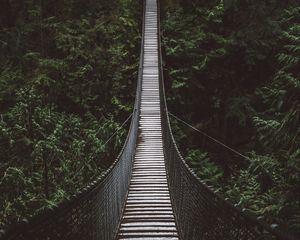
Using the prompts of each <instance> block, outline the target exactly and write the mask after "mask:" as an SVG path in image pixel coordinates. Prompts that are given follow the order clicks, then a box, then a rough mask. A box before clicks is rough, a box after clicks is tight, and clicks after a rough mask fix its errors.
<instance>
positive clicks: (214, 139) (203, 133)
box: [168, 111, 251, 161]
mask: <svg viewBox="0 0 300 240" xmlns="http://www.w3.org/2000/svg"><path fill="white" fill-rule="evenodd" d="M168 114H169V115H171V116H172V117H173V118H175V119H176V120H178V121H179V122H182V123H183V124H185V125H186V126H188V127H190V128H192V129H193V130H195V131H196V132H199V133H201V134H202V135H204V136H205V137H207V138H209V139H210V140H212V141H214V142H216V143H218V144H220V145H221V146H223V147H224V148H227V149H228V150H230V151H232V152H234V153H235V154H237V155H239V156H240V157H242V158H245V159H246V160H248V161H251V159H250V158H249V157H247V156H245V155H244V154H242V153H240V152H238V151H237V150H235V149H233V148H231V147H229V146H228V145H226V144H225V143H222V142H221V141H219V140H218V139H216V138H214V137H212V136H210V135H208V134H207V133H205V132H203V131H201V130H200V129H198V128H196V127H194V126H193V125H191V124H189V123H187V122H186V121H184V120H182V119H181V118H179V117H177V116H176V115H174V114H173V113H171V112H170V111H168Z"/></svg>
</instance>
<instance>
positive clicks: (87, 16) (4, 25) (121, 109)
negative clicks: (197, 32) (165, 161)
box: [0, 0, 142, 227]
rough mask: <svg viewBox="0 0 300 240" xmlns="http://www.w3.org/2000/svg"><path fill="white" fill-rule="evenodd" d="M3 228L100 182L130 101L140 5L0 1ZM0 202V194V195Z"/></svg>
mask: <svg viewBox="0 0 300 240" xmlns="http://www.w3.org/2000/svg"><path fill="white" fill-rule="evenodd" d="M0 12H1V13H0V20H1V22H0V51H1V54H0V61H1V66H0V156H1V157H0V161H1V162H0V163H1V164H0V192H1V193H2V194H1V195H0V206H1V207H0V227H3V225H5V224H8V223H11V222H16V221H20V220H23V219H26V218H28V217H29V216H31V215H33V214H35V213H37V212H39V211H41V210H42V209H43V208H47V207H53V206H55V205H56V204H57V203H58V202H60V201H61V200H62V199H64V198H68V197H69V196H70V195H71V194H73V193H74V192H76V191H77V190H78V189H79V188H82V186H84V185H86V184H87V183H88V182H90V181H91V180H93V179H94V178H95V177H96V176H99V174H101V172H102V171H103V170H105V169H106V168H107V167H108V166H109V165H110V164H111V163H112V160H114V158H115V157H116V156H117V154H118V152H119V151H120V147H121V145H122V144H123V142H124V137H125V136H126V134H125V133H126V132H125V130H124V129H122V130H121V131H119V132H118V134H117V136H116V137H115V138H113V139H112V141H111V142H110V143H109V144H107V145H106V146H104V143H105V141H106V140H107V139H108V138H109V136H110V135H111V134H112V133H113V132H114V131H115V130H116V128H117V127H119V126H120V123H122V122H123V121H124V120H125V119H126V118H127V117H128V115H129V114H130V113H131V108H132V105H133V101H134V93H135V85H136V79H137V70H138V58H139V50H140V30H141V20H142V5H141V4H140V2H139V1H132V0H120V1H117V0H116V1H114V0H112V1H101V0H100V1H99V0H97V1H94V0H90V1H86V0H84V1H79V0H76V1H75V0H64V1H62V0H38V1H36V0H26V1H11V0H7V1H6V0H1V6H0ZM3 193H4V194H3Z"/></svg>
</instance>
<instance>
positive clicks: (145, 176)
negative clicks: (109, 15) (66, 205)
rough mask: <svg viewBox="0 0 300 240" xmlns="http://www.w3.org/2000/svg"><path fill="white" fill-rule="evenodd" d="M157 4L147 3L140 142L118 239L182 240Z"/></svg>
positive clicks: (154, 0)
mask: <svg viewBox="0 0 300 240" xmlns="http://www.w3.org/2000/svg"><path fill="white" fill-rule="evenodd" d="M157 14H158V13H157V2H156V0H146V9H145V21H144V23H145V32H144V62H143V78H142V96H141V97H142V101H141V115H140V120H139V130H140V136H139V138H140V141H139V143H138V145H137V151H136V156H135V159H134V164H133V172H132V178H131V181H130V187H129V193H128V198H127V200H126V206H125V211H124V215H123V218H122V221H121V224H120V228H119V231H118V235H117V239H127V240H128V239H132V240H139V239H141V240H150V239H152V240H157V239H161V240H163V239H166V240H172V239H174V240H178V239H179V238H178V233H177V229H176V225H175V219H174V214H173V209H172V205H171V200H170V194H169V187H168V183H167V175H166V168H165V160H164V154H163V144H162V130H161V116H160V104H159V102H160V96H159V66H158V64H159V62H158V54H159V52H158V39H157V38H158V35H157V31H158V22H157Z"/></svg>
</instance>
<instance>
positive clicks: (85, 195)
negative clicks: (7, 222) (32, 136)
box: [0, 0, 296, 240]
mask: <svg viewBox="0 0 300 240" xmlns="http://www.w3.org/2000/svg"><path fill="white" fill-rule="evenodd" d="M158 13H159V6H158V3H157V1H156V0H145V2H144V24H143V31H142V32H143V36H142V44H141V55H140V65H139V66H140V67H139V76H138V83H137V91H136V100H135V105H134V111H133V113H132V115H131V117H132V118H131V125H130V130H129V133H128V136H127V139H126V141H125V144H124V147H123V149H122V151H121V153H120V154H119V156H118V158H117V160H116V161H115V162H114V163H113V165H112V166H111V167H110V168H109V169H108V170H107V171H106V172H105V173H104V174H103V175H102V176H99V177H98V179H97V180H95V181H94V182H92V183H90V184H89V185H88V186H86V187H85V188H84V189H82V190H81V191H80V192H78V193H76V194H75V195H73V196H72V197H71V198H70V199H68V200H65V201H63V202H62V203H60V204H59V205H58V206H57V207H55V208H53V209H48V210H45V211H44V212H42V213H41V214H39V215H37V216H35V217H33V218H32V219H30V221H29V222H24V223H20V224H18V225H14V226H11V227H9V228H8V229H6V231H5V232H4V233H2V236H1V237H0V238H1V239H8V240H12V239H16V240H28V239H30V240H44V239H45V240H46V239H47V240H56V239H70V240H71V239H72V240H74V239H79V240H81V239H82V240H96V239H97V240H111V239H128V240H129V239H132V240H133V239H135V240H137V239H143V240H146V239H153V240H155V239H169V240H171V239H182V240H194V239H195V240H196V239H203V240H204V239H205V240H206V239H212V240H217V239H218V240H221V239H241V240H242V239H247V240H252V239H253V240H254V239H255V240H258V239H265V240H267V239H278V240H284V239H288V240H292V239H296V237H295V236H292V235H290V234H287V233H285V232H282V231H281V230H280V229H274V228H271V227H270V226H269V225H268V224H266V223H264V222H262V221H260V220H258V219H257V218H255V217H254V216H252V215H249V214H248V213H246V212H244V211H242V210H240V209H238V208H236V207H234V206H233V205H232V204H231V203H229V202H227V201H226V200H224V199H223V198H222V197H221V196H220V195H218V194H217V193H215V192H214V191H213V190H212V189H211V188H209V187H208V186H207V185H206V184H205V183H204V182H203V181H201V180H200V179H199V178H198V177H197V176H196V175H195V174H194V173H193V172H192V171H191V169H190V168H189V167H188V166H187V165H186V163H185V161H184V160H183V158H182V156H181V155H180V153H179V151H178V149H177V146H176V144H175V141H174V138H173V135H172V131H171V127H170V122H169V116H168V110H167V104H166V98H165V91H164V86H163V74H162V62H161V59H162V58H161V47H160V29H159V27H160V24H159V17H158Z"/></svg>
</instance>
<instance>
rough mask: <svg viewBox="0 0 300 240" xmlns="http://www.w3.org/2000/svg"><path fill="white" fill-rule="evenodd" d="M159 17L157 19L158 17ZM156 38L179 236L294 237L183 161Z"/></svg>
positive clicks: (215, 239) (195, 239)
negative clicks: (229, 197)
mask: <svg viewBox="0 0 300 240" xmlns="http://www.w3.org/2000/svg"><path fill="white" fill-rule="evenodd" d="M159 12H160V11H159ZM158 18H159V19H158V23H159V22H160V17H158ZM158 27H160V24H158ZM158 39H159V50H160V58H159V61H160V71H159V72H160V96H161V118H162V130H163V145H164V155H165V161H166V168H167V174H168V182H169V188H170V195H171V201H172V205H173V209H174V213H175V218H176V224H177V228H178V230H179V235H180V239H182V240H199V239H201V240H204V239H205V240H206V239H207V240H208V239H209V240H220V239H230V240H231V239H238V240H244V239H245V240H246V239H247V240H252V239H253V240H259V239H261V240H262V239H264V240H267V239H268V240H269V239H277V240H292V239H293V240H296V237H295V236H293V235H290V234H288V233H286V232H283V231H280V230H279V229H273V228H271V227H270V225H268V224H267V223H265V222H263V221H260V220H259V219H257V218H256V217H255V216H253V215H252V214H249V213H247V212H246V211H243V210H241V209H239V208H237V207H235V206H233V205H232V204H231V203H230V202H228V201H226V200H225V199H224V198H223V197H222V196H221V195H219V194H218V193H216V192H214V190H213V189H211V188H210V187H208V186H207V185H206V184H205V182H204V181H202V180H201V179H199V178H198V177H197V176H196V174H195V173H194V172H193V171H192V170H191V169H190V168H189V166H188V165H187V164H186V163H185V161H184V159H183V157H182V156H181V154H180V152H179V150H178V148H177V146H176V143H175V140H174V137H173V134H172V129H171V126H170V121H169V116H168V110H167V103H166V96H165V89H164V82H163V81H164V80H163V67H162V57H161V42H160V41H161V39H160V31H158Z"/></svg>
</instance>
